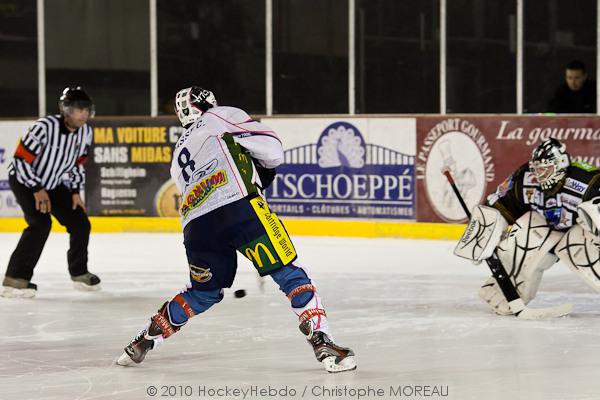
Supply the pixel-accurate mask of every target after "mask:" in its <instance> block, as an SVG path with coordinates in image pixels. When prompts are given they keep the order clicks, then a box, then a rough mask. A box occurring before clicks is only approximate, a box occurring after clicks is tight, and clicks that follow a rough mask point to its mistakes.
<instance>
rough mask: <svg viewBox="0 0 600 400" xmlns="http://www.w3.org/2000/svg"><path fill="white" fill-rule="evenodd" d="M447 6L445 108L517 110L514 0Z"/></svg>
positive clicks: (462, 0)
mask: <svg viewBox="0 0 600 400" xmlns="http://www.w3.org/2000/svg"><path fill="white" fill-rule="evenodd" d="M537 3H538V2H536V4H537ZM447 7H448V9H447V40H448V41H447V87H446V93H447V110H446V111H447V112H451V113H514V112H516V2H515V0H485V1H484V0H452V1H448V4H447Z"/></svg>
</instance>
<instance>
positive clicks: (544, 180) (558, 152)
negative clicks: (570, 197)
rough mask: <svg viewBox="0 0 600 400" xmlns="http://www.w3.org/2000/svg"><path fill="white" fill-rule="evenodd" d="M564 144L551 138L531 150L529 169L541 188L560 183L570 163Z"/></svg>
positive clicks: (544, 188)
mask: <svg viewBox="0 0 600 400" xmlns="http://www.w3.org/2000/svg"><path fill="white" fill-rule="evenodd" d="M566 149H567V148H566V146H565V145H564V144H563V143H561V142H559V141H558V140H556V139H554V138H552V139H548V140H545V141H544V142H542V143H541V144H540V145H539V146H538V147H536V148H535V150H533V153H532V154H531V160H530V161H529V170H530V171H531V172H532V173H533V175H535V177H536V178H537V180H538V182H539V183H540V186H541V187H542V189H543V190H551V189H553V188H554V187H555V186H556V185H557V184H558V183H560V182H561V181H562V180H563V179H564V177H565V175H566V173H567V168H568V167H569V165H570V164H571V160H570V158H569V154H568V153H567V151H566Z"/></svg>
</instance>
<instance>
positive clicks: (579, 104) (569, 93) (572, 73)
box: [548, 60, 596, 114]
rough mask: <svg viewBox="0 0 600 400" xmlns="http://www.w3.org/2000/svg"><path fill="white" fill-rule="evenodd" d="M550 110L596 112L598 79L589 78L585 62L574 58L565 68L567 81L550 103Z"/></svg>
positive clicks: (558, 89)
mask: <svg viewBox="0 0 600 400" xmlns="http://www.w3.org/2000/svg"><path fill="white" fill-rule="evenodd" d="M548 111H549V112H555V113H569V114H585V113H595V112H596V81H594V80H591V79H589V78H588V75H587V72H586V70H585V64H584V63H583V62H581V61H578V60H574V61H571V62H570V63H569V64H567V67H566V68H565V83H563V84H562V85H560V86H559V87H558V88H557V89H556V92H555V93H554V97H553V98H552V100H550V102H549V103H548Z"/></svg>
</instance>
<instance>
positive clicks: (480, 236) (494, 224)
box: [454, 205, 508, 262]
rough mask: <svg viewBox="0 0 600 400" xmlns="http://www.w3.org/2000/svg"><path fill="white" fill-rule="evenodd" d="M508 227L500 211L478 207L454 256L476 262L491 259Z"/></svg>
mask: <svg viewBox="0 0 600 400" xmlns="http://www.w3.org/2000/svg"><path fill="white" fill-rule="evenodd" d="M507 226H508V224H507V222H506V220H505V219H504V217H503V216H502V214H500V211H498V210H496V209H495V208H492V207H488V206H482V205H479V206H476V207H475V208H474V209H473V211H472V213H471V220H470V221H469V223H468V224H467V228H466V229H465V232H464V233H463V235H462V237H461V238H460V241H459V242H458V244H457V245H456V248H455V249H454V254H455V255H457V256H459V257H462V258H466V259H469V260H473V261H476V262H479V261H481V260H485V259H486V258H489V257H491V255H492V253H493V252H494V249H495V248H496V246H497V245H498V243H499V242H500V240H501V238H502V234H503V233H504V230H505V229H506V227H507Z"/></svg>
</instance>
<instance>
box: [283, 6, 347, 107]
mask: <svg viewBox="0 0 600 400" xmlns="http://www.w3.org/2000/svg"><path fill="white" fill-rule="evenodd" d="M273 112H274V113H278V114H311V113H318V114H326V113H347V112H348V3H347V2H345V1H335V0H275V1H273Z"/></svg>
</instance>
